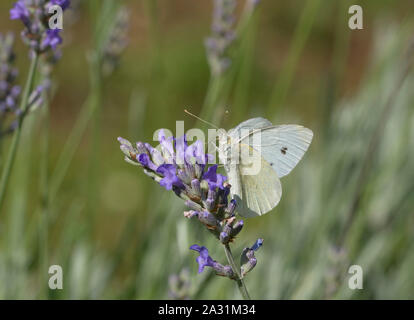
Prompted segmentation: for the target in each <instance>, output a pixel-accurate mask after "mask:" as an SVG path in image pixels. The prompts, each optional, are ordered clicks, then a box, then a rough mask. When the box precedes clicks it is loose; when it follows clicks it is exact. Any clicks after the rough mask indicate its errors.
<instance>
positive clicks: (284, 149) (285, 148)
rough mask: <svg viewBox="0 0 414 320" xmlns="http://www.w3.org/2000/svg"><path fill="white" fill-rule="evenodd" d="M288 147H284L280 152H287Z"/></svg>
mask: <svg viewBox="0 0 414 320" xmlns="http://www.w3.org/2000/svg"><path fill="white" fill-rule="evenodd" d="M287 149H288V148H287V147H283V148H282V149H280V152H282V154H286V151H287Z"/></svg>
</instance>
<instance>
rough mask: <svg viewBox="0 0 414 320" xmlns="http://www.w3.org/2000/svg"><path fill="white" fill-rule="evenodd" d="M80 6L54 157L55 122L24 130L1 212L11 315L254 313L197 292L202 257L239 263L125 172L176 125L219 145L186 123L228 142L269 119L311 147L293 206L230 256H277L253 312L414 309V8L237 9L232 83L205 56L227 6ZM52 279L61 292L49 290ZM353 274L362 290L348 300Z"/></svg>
mask: <svg viewBox="0 0 414 320" xmlns="http://www.w3.org/2000/svg"><path fill="white" fill-rule="evenodd" d="M13 2H14V1H11V0H3V1H1V3H0V31H1V32H2V33H4V32H6V31H8V30H10V31H13V32H14V33H15V34H16V35H17V37H16V45H15V51H16V53H17V57H16V64H17V66H18V67H19V69H20V76H19V82H20V83H21V84H23V83H24V81H25V76H26V74H27V71H28V66H29V59H28V51H27V48H26V47H25V45H24V44H23V43H22V41H21V40H20V37H19V36H18V35H19V34H20V31H21V29H22V25H21V23H20V22H19V21H11V20H9V9H10V8H11V7H12V4H13ZM74 2H75V3H74V6H73V7H74V9H73V10H72V11H70V12H69V13H68V15H67V16H66V15H65V18H64V32H63V38H64V43H63V47H62V52H63V57H62V59H61V60H60V61H59V63H58V64H57V65H56V66H55V68H54V71H53V76H52V79H53V92H52V93H51V94H50V99H49V109H50V127H49V130H48V132H49V146H48V148H47V149H45V148H44V145H45V143H44V141H45V138H44V137H45V131H46V130H47V126H46V125H45V122H44V121H45V118H44V117H43V116H42V114H43V113H42V108H40V109H39V110H37V111H36V112H33V113H31V114H30V119H29V118H28V120H27V123H25V127H24V132H23V140H22V143H21V145H20V148H19V150H18V155H17V162H16V165H15V167H14V170H13V174H12V177H11V184H10V186H9V187H8V192H7V198H6V203H5V206H4V207H3V208H1V212H0V298H9V299H28V298H35V299H37V298H40V299H102V298H110V299H120V298H123V299H166V298H171V297H173V298H174V297H175V298H197V299H198V298H203V299H233V298H240V296H239V292H238V291H237V288H236V285H235V284H234V283H232V282H231V281H230V280H228V279H224V278H220V277H214V276H212V274H211V273H212V271H211V270H208V269H206V270H205V271H204V272H203V273H202V274H197V264H196V262H195V258H196V255H195V254H194V252H192V251H190V250H188V248H189V247H190V245H192V244H194V243H197V244H200V245H205V246H207V247H208V248H209V250H210V253H211V255H212V256H213V257H214V258H215V259H216V260H218V261H220V262H223V263H224V262H225V255H224V251H223V249H222V248H221V246H220V245H219V244H218V243H217V241H216V240H215V239H212V237H211V235H210V233H208V232H207V231H206V230H205V229H203V228H202V227H201V226H199V224H198V223H197V221H189V220H187V219H185V218H184V217H183V211H184V209H185V207H184V205H183V203H182V201H181V200H180V199H179V198H177V197H175V196H174V195H173V194H171V192H167V191H166V190H164V189H163V188H161V187H160V186H158V185H157V184H156V183H155V182H153V181H152V180H150V179H149V178H148V177H147V176H145V175H144V174H143V172H141V170H140V169H138V168H137V167H134V166H131V165H129V164H128V163H126V162H124V161H123V154H122V152H121V151H120V150H119V144H118V142H117V140H116V138H117V137H118V136H122V137H124V138H127V139H129V140H130V141H148V142H152V140H153V139H152V136H153V133H154V131H155V130H157V129H159V128H168V129H170V130H172V131H173V132H174V130H175V122H176V121H177V120H184V121H185V126H186V129H190V128H192V127H193V126H195V125H197V126H200V128H202V129H204V130H206V131H207V129H208V126H205V125H201V124H196V121H195V120H194V119H192V118H191V117H188V116H187V115H186V114H184V112H183V110H184V109H185V108H187V109H189V110H191V111H192V112H193V113H195V114H201V115H205V117H206V118H207V119H208V120H210V121H213V122H214V123H216V124H217V125H220V126H222V127H224V128H227V129H228V128H231V127H233V126H235V125H237V124H238V123H239V122H241V121H243V120H246V119H248V118H250V117H254V116H264V117H267V118H268V119H269V120H271V121H272V122H273V123H276V124H282V123H297V124H302V125H304V126H306V127H308V128H311V129H312V130H313V132H314V140H313V142H312V145H311V147H310V149H309V151H308V152H307V154H306V155H305V157H304V159H303V160H302V161H301V163H300V164H299V165H298V167H297V168H296V169H295V170H294V171H293V172H292V173H291V174H290V175H289V176H287V177H286V178H283V179H282V185H283V192H284V194H283V197H282V200H281V202H280V204H279V205H278V206H277V207H276V209H275V210H273V212H271V213H269V214H267V215H265V216H263V217H260V218H254V219H250V220H248V221H246V224H245V227H244V229H243V231H242V232H241V233H240V235H239V236H238V239H237V240H236V242H235V243H234V245H233V246H232V247H233V251H234V252H235V254H236V255H238V254H240V252H241V250H242V249H243V248H244V247H247V246H251V244H252V243H253V242H254V241H255V240H256V239H257V238H258V237H262V238H264V239H265V242H264V245H263V247H262V249H261V250H260V251H258V252H257V254H256V257H257V259H258V264H257V266H256V268H255V269H254V270H253V271H252V272H251V273H249V274H248V276H247V277H246V285H247V287H248V288H249V291H250V294H251V296H252V297H253V298H256V299H401V298H404V299H410V298H414V277H413V276H412V272H413V269H414V247H413V246H414V242H413V236H414V216H413V213H414V212H413V211H414V210H413V208H414V171H413V168H412V163H413V159H414V158H413V156H414V148H413V143H414V142H413V141H414V130H413V128H414V126H413V124H414V114H413V111H414V108H413V102H414V95H413V90H412V87H413V84H414V82H413V77H412V74H411V73H410V72H409V71H408V68H409V65H410V61H411V58H412V54H413V53H412V52H411V51H410V50H409V49H410V46H411V45H412V41H413V36H414V19H413V18H414V3H413V2H412V1H411V0H400V1H391V0H376V1H357V3H356V2H355V1H347V0H337V1H330V0H306V1H305V0H291V1H271V0H262V1H261V2H260V4H259V5H258V7H257V8H256V10H254V11H253V12H251V14H246V11H243V10H244V6H245V3H246V2H245V1H238V2H237V10H236V19H237V20H236V24H235V27H236V26H237V39H236V41H235V42H234V43H233V44H232V46H231V48H230V50H229V52H228V56H229V58H230V59H231V60H232V63H231V66H230V68H229V69H227V70H226V72H225V73H224V75H223V76H221V77H220V79H219V81H218V80H217V77H212V76H211V74H210V69H209V64H208V62H207V58H206V52H205V46H204V40H205V38H206V37H208V36H209V35H210V33H211V27H210V26H211V20H212V12H213V4H214V3H213V1H204V0H203V1H201V0H200V1H188V0H158V1H156V0H138V1H132V0H130V1H96V0H88V1H74ZM352 4H360V5H361V6H362V8H363V13H364V16H363V17H364V20H363V23H364V29H363V30H354V31H352V30H350V29H349V28H348V19H349V17H350V15H349V14H348V8H349V6H350V5H352ZM121 6H125V7H126V8H127V12H128V13H129V28H128V33H127V39H128V45H127V46H126V48H125V50H124V51H123V52H122V54H121V57H120V60H119V64H118V65H117V66H116V68H115V69H114V70H113V71H112V72H105V73H103V74H102V73H99V72H98V71H97V67H96V65H94V63H93V61H94V59H93V57H94V56H95V54H96V53H97V52H99V50H100V44H102V41H101V42H100V40H99V39H100V36H101V38H102V37H105V34H108V33H110V29H111V26H113V25H114V23H113V22H114V20H115V17H116V14H115V13H116V12H117V10H118V9H119V8H120V7H121ZM243 12H244V13H243ZM107 29H109V31H108V30H107ZM98 68H99V66H98ZM97 83H98V85H96V84H97ZM225 110H227V111H228V112H224V111H225ZM10 140H11V139H10V138H4V141H2V149H1V154H0V157H1V164H0V165H2V164H3V163H4V161H3V160H4V158H5V154H6V153H7V150H8V147H9V142H10ZM45 163H46V168H47V170H46V172H47V174H46V175H45V173H44V170H42V168H43V169H44V164H45ZM42 166H43V167H42ZM45 177H46V180H45ZM45 181H46V182H48V183H45ZM45 185H46V187H45ZM45 190H46V192H47V193H48V195H49V200H48V205H47V210H45V201H43V200H44V192H45ZM53 264H57V265H60V266H62V268H63V290H49V288H48V279H49V275H48V268H49V266H50V265H53ZM354 264H357V265H360V266H361V267H362V268H363V271H364V283H363V285H364V287H363V289H362V290H351V289H349V288H348V279H349V277H350V274H348V268H349V266H351V265H354ZM178 287H179V289H180V290H178V289H177V288H178ZM172 291H174V292H172Z"/></svg>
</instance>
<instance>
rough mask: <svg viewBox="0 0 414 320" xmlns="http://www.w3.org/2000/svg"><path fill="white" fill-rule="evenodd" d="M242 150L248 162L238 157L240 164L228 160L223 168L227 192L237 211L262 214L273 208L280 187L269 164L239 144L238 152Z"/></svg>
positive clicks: (279, 193)
mask: <svg viewBox="0 0 414 320" xmlns="http://www.w3.org/2000/svg"><path fill="white" fill-rule="evenodd" d="M245 152H250V154H252V156H251V157H249V162H247V161H246V159H240V163H238V164H234V163H231V164H229V165H228V166H225V168H226V171H227V175H228V177H229V183H230V184H231V189H230V191H231V193H232V196H233V198H234V199H235V200H236V202H237V212H238V213H239V214H240V215H241V216H243V217H246V218H250V217H257V216H261V215H264V214H265V213H267V212H269V211H270V210H272V209H273V208H274V207H276V205H277V204H278V203H279V201H280V198H281V196H282V186H281V184H280V180H279V177H278V175H277V173H276V171H274V170H273V168H272V167H271V166H270V165H269V163H268V162H267V161H266V160H265V159H263V158H262V157H261V156H260V154H259V153H258V152H257V151H256V150H254V149H252V148H251V147H250V146H248V145H246V144H240V154H244V153H245ZM257 165H259V166H260V167H257ZM254 167H256V168H254ZM257 168H259V170H258V172H257V173H256V174H252V170H256V169H257Z"/></svg>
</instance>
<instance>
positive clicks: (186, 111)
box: [184, 109, 219, 129]
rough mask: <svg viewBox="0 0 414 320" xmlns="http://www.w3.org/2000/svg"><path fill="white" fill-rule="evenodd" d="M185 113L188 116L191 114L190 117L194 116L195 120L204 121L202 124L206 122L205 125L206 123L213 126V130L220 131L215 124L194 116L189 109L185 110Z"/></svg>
mask: <svg viewBox="0 0 414 320" xmlns="http://www.w3.org/2000/svg"><path fill="white" fill-rule="evenodd" d="M184 112H185V113H187V114H189V115H190V116H192V117H194V118H196V119H198V120H200V121H202V122H204V123H206V124H208V125H210V126H212V127H213V128H216V129H219V127H217V126H215V125H214V124H212V123H211V122H208V121H206V120H204V119H201V118H200V117H197V116H196V115H195V114H192V113H191V112H190V111H188V110H187V109H184Z"/></svg>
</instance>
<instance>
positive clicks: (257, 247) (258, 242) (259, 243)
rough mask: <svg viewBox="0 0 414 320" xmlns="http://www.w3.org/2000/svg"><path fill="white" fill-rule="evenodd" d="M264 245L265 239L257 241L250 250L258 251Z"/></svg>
mask: <svg viewBox="0 0 414 320" xmlns="http://www.w3.org/2000/svg"><path fill="white" fill-rule="evenodd" d="M262 244H263V239H261V238H259V239H257V240H256V242H255V243H254V245H253V246H252V247H251V248H250V250H253V251H257V250H258V249H259V248H260V247H261V246H262Z"/></svg>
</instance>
